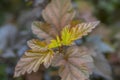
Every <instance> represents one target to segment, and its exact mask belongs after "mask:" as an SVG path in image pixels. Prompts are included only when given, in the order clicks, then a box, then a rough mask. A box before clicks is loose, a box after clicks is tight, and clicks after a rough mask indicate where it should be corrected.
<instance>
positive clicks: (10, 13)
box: [0, 0, 120, 80]
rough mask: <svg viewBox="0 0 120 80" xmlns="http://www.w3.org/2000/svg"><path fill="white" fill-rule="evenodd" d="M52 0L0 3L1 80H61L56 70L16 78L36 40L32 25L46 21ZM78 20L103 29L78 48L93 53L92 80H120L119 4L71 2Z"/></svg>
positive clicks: (88, 0)
mask: <svg viewBox="0 0 120 80" xmlns="http://www.w3.org/2000/svg"><path fill="white" fill-rule="evenodd" d="M50 1H51V0H0V80H43V79H44V80H59V77H58V76H57V72H56V70H57V69H56V68H49V69H48V70H45V69H44V67H42V66H41V67H40V70H39V71H38V72H37V73H32V74H29V75H28V74H26V75H25V76H22V77H19V78H13V74H14V68H15V65H16V63H17V61H18V60H19V59H20V57H21V56H22V55H23V53H24V51H25V50H27V49H28V47H27V44H26V41H27V40H30V39H32V38H36V36H35V35H33V34H32V31H31V23H32V22H33V21H35V20H38V21H43V18H42V16H41V12H42V10H43V9H44V8H45V6H46V5H47V4H48V3H49V2H50ZM72 4H73V7H74V8H75V10H76V19H79V20H81V21H83V22H90V21H96V20H99V21H100V22H101V23H100V25H99V26H98V27H97V28H96V29H95V30H93V32H92V33H91V34H90V35H89V36H87V37H85V38H83V39H81V40H77V41H76V44H78V45H80V44H82V43H84V44H85V45H86V46H87V47H88V46H91V47H90V48H92V49H94V50H95V51H96V53H97V55H93V59H94V61H95V62H94V63H95V69H94V73H93V74H92V75H91V77H90V78H91V80H120V0H72Z"/></svg>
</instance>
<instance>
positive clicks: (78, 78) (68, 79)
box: [52, 46, 93, 80]
mask: <svg viewBox="0 0 120 80" xmlns="http://www.w3.org/2000/svg"><path fill="white" fill-rule="evenodd" d="M87 52H88V51H87V49H86V48H85V47H80V48H79V47H77V46H72V47H69V48H68V49H67V51H66V53H65V55H62V54H56V56H54V58H53V62H52V65H53V66H60V69H59V75H60V77H61V78H62V80H87V79H88V78H89V75H90V74H91V71H92V69H93V65H92V64H93V59H92V57H91V56H90V55H89V54H87ZM91 65H92V66H91Z"/></svg>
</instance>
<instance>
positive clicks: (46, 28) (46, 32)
mask: <svg viewBox="0 0 120 80" xmlns="http://www.w3.org/2000/svg"><path fill="white" fill-rule="evenodd" d="M32 31H33V33H34V34H35V35H37V36H38V37H39V38H42V39H48V40H49V39H52V37H55V36H56V33H57V32H56V30H55V29H54V28H52V27H51V26H50V25H49V24H47V23H43V22H38V21H35V22H33V23H32Z"/></svg>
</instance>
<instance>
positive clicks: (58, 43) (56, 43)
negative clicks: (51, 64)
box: [48, 36, 62, 48]
mask: <svg viewBox="0 0 120 80" xmlns="http://www.w3.org/2000/svg"><path fill="white" fill-rule="evenodd" d="M59 46H62V44H61V40H60V38H59V37H58V36H57V37H56V39H53V40H51V43H50V44H49V45H48V48H56V47H59Z"/></svg>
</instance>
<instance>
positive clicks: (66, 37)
mask: <svg viewBox="0 0 120 80" xmlns="http://www.w3.org/2000/svg"><path fill="white" fill-rule="evenodd" d="M98 24H99V21H97V22H89V23H81V24H78V25H76V26H72V27H71V26H70V25H68V26H66V27H65V28H63V30H62V44H63V45H70V44H71V43H72V42H73V41H74V40H77V39H79V38H82V37H83V36H85V35H87V34H88V33H89V32H91V31H92V29H94V28H95V27H96V26H97V25H98Z"/></svg>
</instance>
